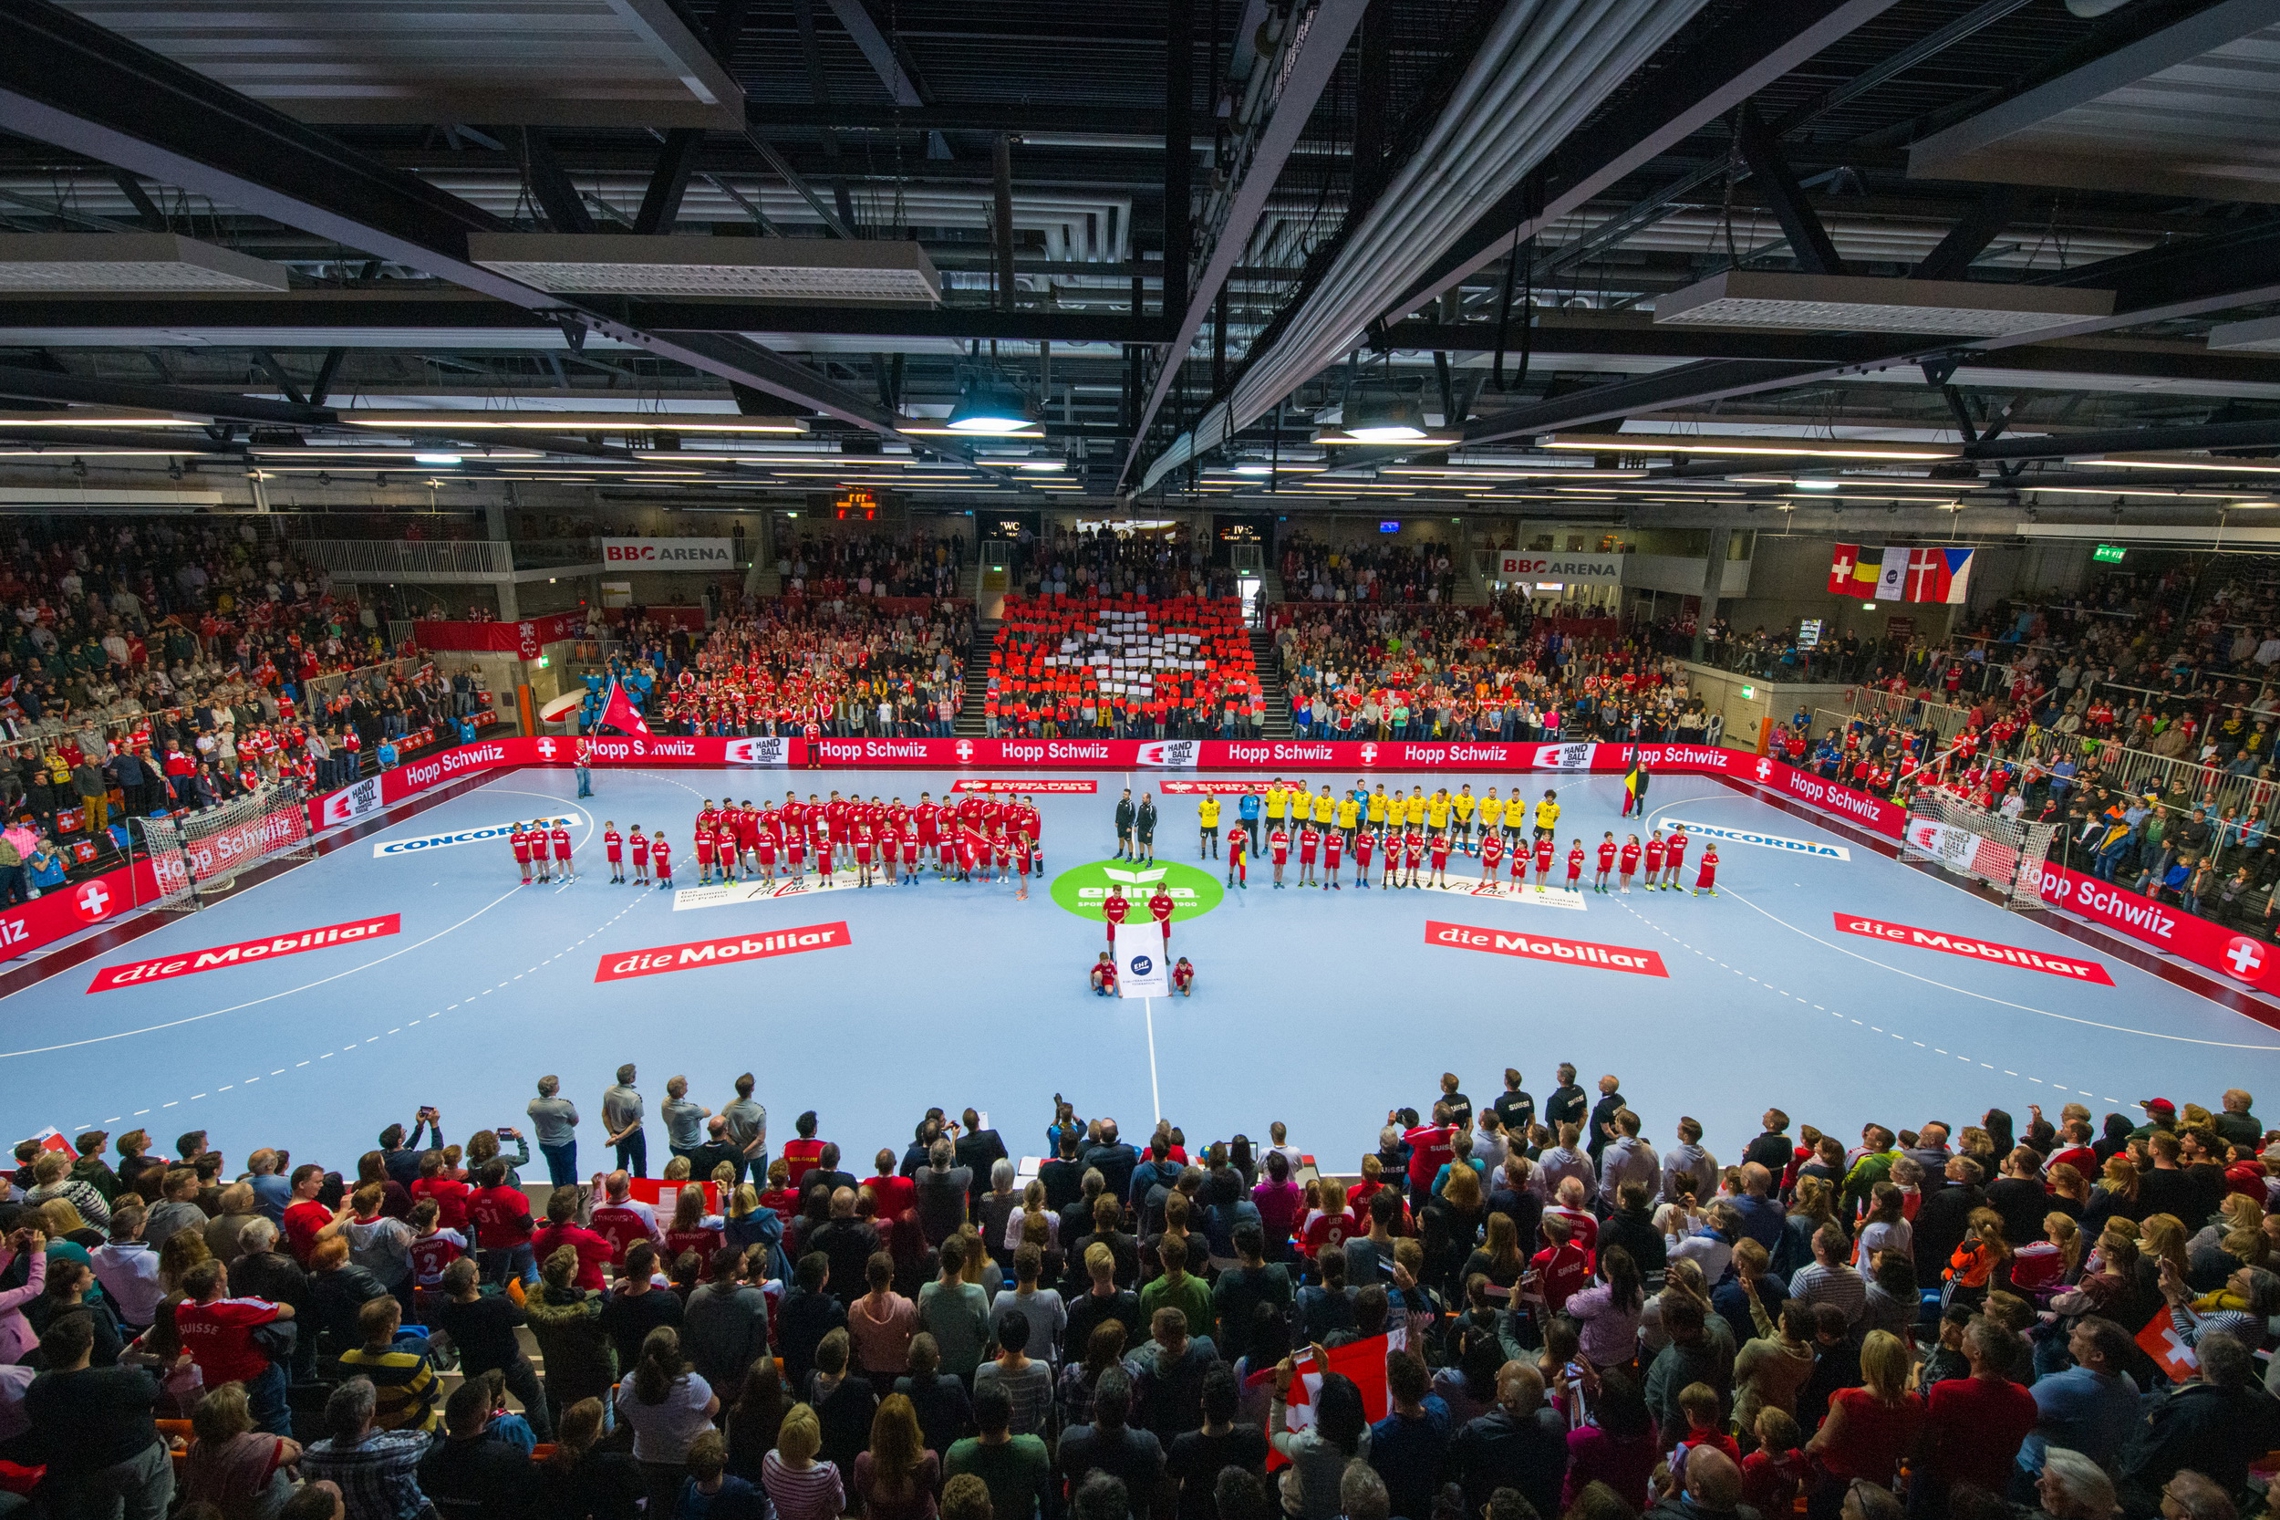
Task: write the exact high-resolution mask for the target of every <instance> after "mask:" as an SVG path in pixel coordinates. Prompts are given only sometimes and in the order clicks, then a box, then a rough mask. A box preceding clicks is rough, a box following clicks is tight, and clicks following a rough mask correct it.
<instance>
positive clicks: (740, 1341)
mask: <svg viewBox="0 0 2280 1520" xmlns="http://www.w3.org/2000/svg"><path fill="white" fill-rule="evenodd" d="M743 1265H744V1253H743V1252H742V1251H741V1250H739V1249H737V1248H736V1247H735V1246H722V1247H721V1248H720V1249H719V1250H717V1251H715V1252H713V1254H712V1263H711V1274H712V1277H711V1281H709V1282H706V1283H704V1284H702V1285H701V1286H699V1287H698V1289H697V1290H696V1292H694V1293H692V1294H690V1295H689V1301H688V1304H687V1306H686V1307H685V1308H684V1309H683V1310H682V1315H681V1321H682V1322H681V1343H682V1345H683V1347H684V1348H685V1349H686V1350H687V1351H688V1353H689V1362H690V1364H691V1365H692V1366H694V1367H695V1368H696V1370H697V1374H698V1376H700V1377H702V1378H703V1379H704V1380H705V1381H706V1382H708V1383H710V1384H711V1385H712V1386H713V1387H715V1388H742V1387H743V1386H744V1383H745V1374H746V1373H747V1372H748V1371H749V1370H750V1369H751V1366H752V1364H753V1363H754V1362H755V1361H758V1360H759V1359H761V1358H762V1357H765V1356H767V1355H768V1295H767V1294H766V1293H764V1292H762V1291H761V1290H760V1289H759V1288H758V1287H757V1286H755V1285H753V1284H751V1283H747V1282H743V1281H740V1280H739V1277H738V1274H739V1273H740V1272H741V1270H742V1269H743Z"/></svg>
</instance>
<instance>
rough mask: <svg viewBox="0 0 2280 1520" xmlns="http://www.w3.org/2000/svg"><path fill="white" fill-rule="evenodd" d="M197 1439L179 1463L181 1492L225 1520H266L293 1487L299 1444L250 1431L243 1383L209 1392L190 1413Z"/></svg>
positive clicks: (260, 1432) (249, 1408)
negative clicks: (209, 1507) (203, 1504)
mask: <svg viewBox="0 0 2280 1520" xmlns="http://www.w3.org/2000/svg"><path fill="white" fill-rule="evenodd" d="M190 1429H191V1430H192V1431H193V1432H194V1433H195V1434H196V1435H197V1437H198V1439H197V1441H196V1442H195V1443H194V1444H193V1445H192V1446H191V1448H190V1454H189V1457H188V1459H187V1460H186V1461H184V1463H183V1464H182V1482H183V1492H184V1493H186V1494H187V1495H188V1496H189V1497H190V1499H192V1500H193V1501H199V1500H202V1501H204V1502H205V1503H208V1504H211V1505H213V1506H214V1507H215V1508H216V1509H218V1510H220V1511H221V1512H222V1514H223V1515H224V1516H225V1517H226V1520H269V1517H271V1516H274V1515H275V1514H276V1513H277V1512H278V1511H279V1510H280V1509H282V1508H284V1506H285V1501H286V1500H287V1499H288V1498H290V1497H292V1494H293V1490H294V1487H295V1484H294V1481H293V1473H292V1471H291V1469H292V1467H293V1464H294V1463H296V1462H298V1461H300V1460H301V1443H300V1442H298V1441H294V1440H291V1439H288V1438H287V1437H284V1436H273V1435H270V1434H268V1433H266V1432H264V1431H259V1430H256V1429H254V1428H253V1412H252V1408H251V1406H250V1404H249V1403H248V1401H247V1399H246V1392H245V1384H243V1383H224V1384H222V1385H221V1386H220V1387H219V1388H215V1389H211V1390H209V1391H208V1392H207V1394H206V1396H205V1397H204V1398H202V1399H200V1400H199V1401H198V1404H197V1407H196V1408H195V1409H193V1410H192V1411H191V1412H190Z"/></svg>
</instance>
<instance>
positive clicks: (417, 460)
mask: <svg viewBox="0 0 2280 1520" xmlns="http://www.w3.org/2000/svg"><path fill="white" fill-rule="evenodd" d="M460 462H461V461H460V456H459V455H457V454H414V455H413V456H412V463H414V464H458V463H460Z"/></svg>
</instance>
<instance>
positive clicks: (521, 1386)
mask: <svg viewBox="0 0 2280 1520" xmlns="http://www.w3.org/2000/svg"><path fill="white" fill-rule="evenodd" d="M476 1276H477V1274H476V1268H475V1262H474V1260H473V1259H472V1258H470V1257H466V1256H462V1257H460V1258H459V1260H457V1261H455V1262H453V1263H452V1264H451V1265H450V1266H448V1267H445V1268H444V1269H443V1302H441V1303H440V1304H437V1305H436V1306H435V1308H434V1309H432V1310H431V1311H429V1315H428V1323H429V1324H430V1325H431V1326H433V1327H434V1329H435V1330H436V1331H438V1332H439V1333H441V1334H442V1335H444V1336H445V1337H446V1338H448V1339H449V1340H450V1342H451V1346H452V1349H453V1350H454V1351H456V1352H458V1353H459V1372H460V1375H461V1376H462V1377H464V1378H466V1379H468V1380H469V1381H470V1382H473V1381H475V1380H478V1379H480V1378H482V1377H483V1376H484V1375H485V1374H487V1373H491V1372H496V1373H498V1374H499V1379H500V1382H501V1383H502V1384H504V1385H505V1387H506V1390H507V1391H508V1392H509V1393H511V1394H513V1395H514V1396H515V1397H516V1398H517V1399H519V1400H521V1401H522V1407H523V1417H524V1418H525V1419H527V1420H529V1421H530V1429H531V1434H532V1435H533V1436H535V1437H536V1438H537V1439H538V1440H539V1441H541V1442H546V1441H551V1440H553V1439H554V1421H553V1418H552V1417H551V1416H550V1415H549V1413H548V1412H547V1406H546V1394H545V1391H544V1390H543V1389H542V1388H541V1387H540V1386H539V1381H538V1372H537V1370H536V1369H535V1368H533V1367H532V1366H531V1364H530V1358H529V1357H527V1356H525V1355H523V1349H522V1343H521V1341H520V1340H519V1339H518V1338H517V1337H516V1335H515V1327H516V1326H518V1325H521V1324H525V1323H527V1321H528V1312H527V1311H526V1310H525V1309H524V1307H523V1305H521V1304H519V1303H516V1302H515V1301H514V1300H513V1299H511V1298H509V1297H508V1296H507V1295H506V1294H504V1293H501V1292H499V1291H498V1290H497V1289H496V1288H494V1289H493V1290H492V1291H490V1292H488V1293H486V1292H484V1291H483V1290H482V1288H481V1287H480V1286H479V1285H478V1283H477V1281H476ZM449 1415H450V1412H449V1409H448V1408H447V1409H446V1411H445V1418H446V1419H447V1420H448V1419H449Z"/></svg>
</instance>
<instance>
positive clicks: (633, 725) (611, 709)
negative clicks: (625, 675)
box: [594, 680, 649, 734]
mask: <svg viewBox="0 0 2280 1520" xmlns="http://www.w3.org/2000/svg"><path fill="white" fill-rule="evenodd" d="M594 726H595V727H596V728H598V729H599V728H614V729H616V730H617V731H618V732H619V733H621V734H646V733H648V732H649V725H648V724H647V723H646V722H644V721H642V717H641V709H640V708H638V707H636V706H634V705H633V698H631V697H629V696H627V695H626V694H625V688H624V687H623V686H620V685H619V684H618V683H617V682H616V681H614V680H613V681H612V682H610V694H609V696H608V697H607V698H605V699H604V700H603V702H602V716H601V719H600V721H598V722H597V723H596V724H595V725H594Z"/></svg>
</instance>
